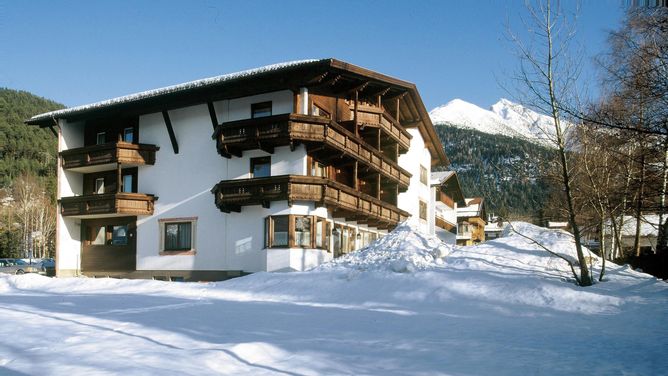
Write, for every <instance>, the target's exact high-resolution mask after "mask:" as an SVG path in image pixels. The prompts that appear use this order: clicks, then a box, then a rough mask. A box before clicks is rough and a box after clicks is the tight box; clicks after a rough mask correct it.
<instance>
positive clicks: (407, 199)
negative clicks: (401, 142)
mask: <svg viewBox="0 0 668 376" xmlns="http://www.w3.org/2000/svg"><path fill="white" fill-rule="evenodd" d="M408 132H409V133H410V135H411V136H413V138H412V139H411V144H410V148H409V149H408V152H407V153H405V154H402V155H400V156H399V166H401V167H402V168H404V169H405V170H406V171H408V172H409V173H410V174H411V175H412V176H411V182H410V184H409V186H408V189H407V190H406V192H402V193H400V194H399V197H398V199H397V204H398V205H397V206H398V207H399V209H403V210H405V211H407V212H408V213H410V215H411V217H414V218H418V221H417V223H419V229H420V231H422V232H424V233H425V234H428V233H429V232H430V228H431V227H432V226H433V222H431V221H430V220H429V218H430V217H432V216H431V215H430V214H429V213H430V211H431V212H432V213H433V209H431V210H430V207H431V205H430V202H431V201H432V196H433V195H432V194H431V187H430V186H429V176H430V175H431V160H432V157H431V153H429V150H428V149H427V147H426V146H425V143H424V139H423V138H422V135H421V134H420V131H419V130H418V129H417V128H410V129H408ZM422 168H424V169H426V183H425V182H423V181H420V180H421V179H420V174H421V169H422ZM422 174H425V173H424V172H422ZM420 202H422V203H424V204H425V205H426V206H427V208H426V210H427V211H426V215H425V216H424V217H425V218H420Z"/></svg>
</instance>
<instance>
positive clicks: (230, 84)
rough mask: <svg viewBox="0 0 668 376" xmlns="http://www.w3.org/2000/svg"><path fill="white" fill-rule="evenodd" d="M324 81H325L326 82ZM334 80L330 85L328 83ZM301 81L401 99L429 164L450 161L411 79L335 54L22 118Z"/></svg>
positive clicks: (140, 109) (132, 111)
mask: <svg viewBox="0 0 668 376" xmlns="http://www.w3.org/2000/svg"><path fill="white" fill-rule="evenodd" d="M328 82H329V85H328ZM331 82H334V85H332V84H331ZM300 87H309V88H313V90H315V91H318V90H320V91H327V90H338V91H339V92H342V91H345V90H346V89H349V90H354V89H355V88H359V87H363V92H362V94H361V95H362V96H364V95H372V94H375V95H380V93H382V98H383V101H386V100H387V101H388V103H387V105H389V104H390V103H389V101H390V100H395V99H396V100H399V101H400V119H398V120H400V122H401V124H402V125H403V126H405V127H407V128H410V127H417V128H418V130H419V132H420V135H421V136H422V138H423V139H424V141H425V145H426V146H427V148H428V149H429V152H430V153H431V155H432V164H433V165H442V166H447V165H448V164H449V163H450V162H449V161H448V158H447V156H446V155H445V152H444V150H443V146H442V144H441V142H440V140H439V138H438V135H437V134H436V130H435V129H434V125H433V124H432V123H431V120H430V118H429V114H428V113H427V110H426V108H425V106H424V103H423V102H422V99H421V98H420V95H419V93H418V91H417V88H416V86H415V85H414V84H412V83H410V82H407V81H403V80H399V79H397V78H394V77H390V76H386V75H384V74H381V73H378V72H374V71H372V70H369V69H366V68H362V67H358V66H356V65H353V64H349V63H346V62H343V61H340V60H336V59H322V60H303V61H296V62H291V63H282V64H274V65H269V66H266V67H261V68H256V69H251V70H247V71H243V72H238V73H232V74H227V75H222V76H216V77H211V78H207V79H202V80H196V81H191V82H187V83H183V84H178V85H173V86H168V87H164V88H160V89H154V90H149V91H145V92H142V93H136V94H131V95H127V96H123V97H118V98H113V99H109V100H105V101H101V102H97V103H92V104H89V105H84V106H77V107H72V108H67V109H63V110H58V111H52V112H47V113H43V114H40V115H36V116H33V117H32V118H30V119H28V120H27V121H26V124H30V125H38V126H40V127H50V126H53V125H54V124H55V123H57V121H58V120H59V119H65V120H68V121H79V120H88V119H95V118H104V117H115V116H123V117H128V116H138V115H142V114H149V113H155V112H162V111H167V110H171V109H176V108H182V107H187V106H192V105H196V104H200V103H207V102H213V101H219V100H223V99H232V98H239V97H244V96H249V95H253V94H260V93H265V92H271V91H278V90H284V89H290V90H293V91H295V92H296V91H298V89H299V88H300Z"/></svg>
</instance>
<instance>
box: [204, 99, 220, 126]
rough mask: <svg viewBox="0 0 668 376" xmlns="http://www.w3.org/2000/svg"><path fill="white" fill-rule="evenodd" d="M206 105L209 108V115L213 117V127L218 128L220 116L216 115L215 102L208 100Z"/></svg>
mask: <svg viewBox="0 0 668 376" xmlns="http://www.w3.org/2000/svg"><path fill="white" fill-rule="evenodd" d="M206 106H207V107H208V108H209V117H211V125H212V126H213V129H214V130H215V129H216V126H217V125H218V117H217V116H216V109H215V108H214V107H213V102H206Z"/></svg>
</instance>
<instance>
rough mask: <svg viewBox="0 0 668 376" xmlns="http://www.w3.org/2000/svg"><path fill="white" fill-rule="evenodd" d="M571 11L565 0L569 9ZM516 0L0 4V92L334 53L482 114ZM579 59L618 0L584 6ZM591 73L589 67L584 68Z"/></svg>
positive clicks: (117, 92) (593, 46) (73, 96)
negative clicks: (476, 108)
mask: <svg viewBox="0 0 668 376" xmlns="http://www.w3.org/2000/svg"><path fill="white" fill-rule="evenodd" d="M564 3H565V4H567V7H572V6H573V4H574V3H573V2H568V1H565V2H564ZM523 4H524V2H523V1H520V0H508V1H501V0H497V1H494V0H487V1H485V0H477V1H457V2H455V1H446V0H441V1H417V0H405V1H392V0H386V1H363V0H358V1H331V0H330V1H319V0H307V1H293V0H275V1H268V0H267V1H246V0H239V1H234V2H232V1H213V0H208V1H196V0H193V1H122V0H115V1H93V0H87V1H56V0H47V1H32V0H0V86H4V87H9V88H13V89H21V90H27V91H30V92H33V93H35V94H37V95H40V96H44V97H47V98H50V99H53V100H56V101H58V102H61V103H63V104H65V105H67V106H75V105H80V104H86V103H91V102H96V101H99V100H103V99H108V98H112V97H116V96H121V95H126V94H130V93H134V92H138V91H144V90H147V89H154V88H157V87H162V86H166V85H172V84H177V83H181V82H186V81H190V80H195V79H199V78H205V77H210V76H216V75H220V74H225V73H231V72H235V71H239V70H244V69H249V68H254V67H258V66H262V65H267V64H272V63H276V62H281V61H290V60H298V59H308V58H326V57H335V58H338V59H341V60H344V61H347V62H350V63H353V64H356V65H360V66H363V67H366V68H370V69H372V70H376V71H379V72H382V73H385V74H388V75H391V76H395V77H398V78H401V79H404V80H407V81H411V82H414V83H415V84H416V85H417V87H418V89H419V90H420V93H421V95H422V98H423V100H424V102H425V105H426V107H427V108H428V109H432V108H433V107H436V106H438V105H440V104H443V103H446V102H448V101H450V100H452V99H454V98H461V99H464V100H467V101H469V102H472V103H475V104H477V105H479V106H482V107H488V106H490V105H491V104H493V103H495V102H496V101H497V100H498V99H499V98H500V97H508V94H507V93H506V92H504V91H503V89H502V88H501V87H500V86H499V84H498V82H499V81H505V80H507V79H508V76H509V74H510V72H511V71H512V69H513V64H515V63H516V60H515V58H514V57H513V55H512V53H511V52H510V44H509V43H508V42H507V41H506V39H505V37H504V31H505V24H506V20H510V22H511V24H514V25H516V26H517V25H518V19H517V16H518V14H520V13H521V12H523V11H524V5H523ZM581 8H582V9H581V13H580V19H579V22H578V38H579V41H580V42H581V43H582V45H583V46H584V48H585V53H586V55H588V56H586V57H585V59H584V62H585V63H587V64H589V63H590V62H591V59H590V57H591V56H593V55H594V54H596V53H599V52H600V51H602V50H605V48H606V44H605V41H606V33H607V31H609V30H611V29H615V28H617V27H618V25H619V22H620V20H621V18H622V17H623V8H622V1H621V0H616V1H615V0H608V1H604V0H596V1H594V0H589V1H587V0H585V1H583V2H582V7H581ZM588 73H591V71H588Z"/></svg>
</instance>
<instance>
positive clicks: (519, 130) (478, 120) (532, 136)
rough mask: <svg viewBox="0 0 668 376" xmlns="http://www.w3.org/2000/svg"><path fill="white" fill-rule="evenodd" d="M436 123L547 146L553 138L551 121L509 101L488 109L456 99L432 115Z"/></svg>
mask: <svg viewBox="0 0 668 376" xmlns="http://www.w3.org/2000/svg"><path fill="white" fill-rule="evenodd" d="M429 116H430V117H431V120H432V122H433V123H434V124H439V123H447V124H450V125H453V126H456V127H459V128H465V129H474V130H477V131H480V132H484V133H489V134H501V135H504V136H510V137H518V138H523V139H527V140H529V141H531V142H534V143H537V144H540V145H543V146H546V145H549V144H550V142H549V139H550V137H551V136H552V132H551V130H552V127H551V126H550V124H551V118H550V117H548V116H546V115H541V114H539V113H537V112H535V111H533V110H531V109H529V108H526V107H524V106H522V105H520V104H517V103H514V102H512V101H511V100H508V99H506V98H501V99H499V101H498V102H496V103H495V104H493V105H492V106H491V107H490V109H489V110H486V109H484V108H481V107H479V106H477V105H475V104H473V103H469V102H466V101H464V100H462V99H453V100H451V101H449V102H448V103H446V104H444V105H441V106H438V107H436V108H435V109H433V110H431V111H430V112H429Z"/></svg>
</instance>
